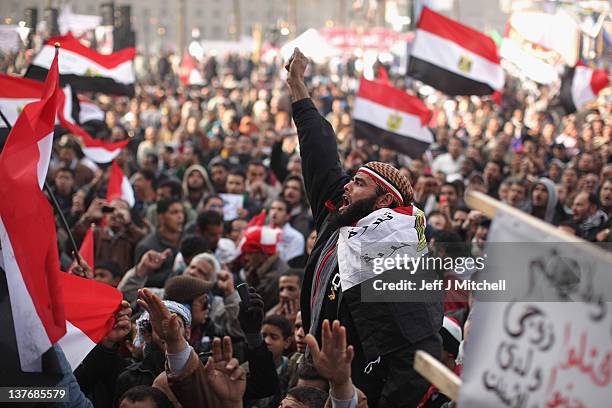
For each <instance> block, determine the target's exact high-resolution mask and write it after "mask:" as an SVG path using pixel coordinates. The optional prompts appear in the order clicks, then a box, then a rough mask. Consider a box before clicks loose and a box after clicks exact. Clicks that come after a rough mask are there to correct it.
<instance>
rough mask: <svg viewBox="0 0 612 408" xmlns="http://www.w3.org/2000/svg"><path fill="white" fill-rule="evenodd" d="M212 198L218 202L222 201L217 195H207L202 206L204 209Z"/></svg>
mask: <svg viewBox="0 0 612 408" xmlns="http://www.w3.org/2000/svg"><path fill="white" fill-rule="evenodd" d="M213 198H218V199H219V200H221V201H223V199H222V198H221V196H219V195H217V194H213V195H209V196H208V197H206V198H205V199H204V206H205V207H206V205H208V203H209V202H210V200H212V199H213Z"/></svg>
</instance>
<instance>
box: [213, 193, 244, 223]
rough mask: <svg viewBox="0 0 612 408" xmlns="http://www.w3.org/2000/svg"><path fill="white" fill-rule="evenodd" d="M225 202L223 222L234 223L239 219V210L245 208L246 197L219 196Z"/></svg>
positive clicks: (239, 195)
mask: <svg viewBox="0 0 612 408" xmlns="http://www.w3.org/2000/svg"><path fill="white" fill-rule="evenodd" d="M219 197H221V199H222V200H223V220H224V221H232V220H235V219H236V218H238V209H240V208H243V206H244V195H242V194H228V193H223V194H219Z"/></svg>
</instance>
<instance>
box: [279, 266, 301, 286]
mask: <svg viewBox="0 0 612 408" xmlns="http://www.w3.org/2000/svg"><path fill="white" fill-rule="evenodd" d="M280 276H281V277H283V276H297V277H298V283H299V284H300V285H301V284H302V279H303V278H304V269H303V268H289V269H287V270H286V271H283V273H281V275H280Z"/></svg>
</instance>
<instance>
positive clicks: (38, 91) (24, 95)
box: [0, 74, 129, 163]
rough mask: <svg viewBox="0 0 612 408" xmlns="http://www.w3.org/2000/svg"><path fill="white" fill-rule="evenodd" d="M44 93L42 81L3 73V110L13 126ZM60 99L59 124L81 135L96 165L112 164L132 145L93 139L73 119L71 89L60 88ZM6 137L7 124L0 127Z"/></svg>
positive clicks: (0, 102)
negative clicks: (22, 111)
mask: <svg viewBox="0 0 612 408" xmlns="http://www.w3.org/2000/svg"><path fill="white" fill-rule="evenodd" d="M42 92H43V83H42V82H38V81H34V80H32V79H28V78H19V77H14V76H9V75H3V74H0V110H1V111H2V113H3V114H4V116H5V117H6V119H7V120H8V122H9V123H10V124H11V126H12V125H14V124H15V121H16V120H17V117H18V116H19V113H20V112H21V110H22V109H23V107H24V106H25V105H26V104H28V103H30V102H34V101H37V100H40V97H41V95H42ZM58 98H59V107H60V109H59V110H58V113H57V118H56V121H55V123H56V125H59V126H61V127H62V128H64V129H66V130H68V131H69V132H70V133H72V134H74V135H75V136H78V137H79V138H80V139H81V142H82V150H83V153H84V154H85V156H87V157H88V158H89V159H91V160H92V161H94V162H95V163H109V162H111V161H112V160H113V159H115V157H117V156H118V155H119V153H120V152H121V149H122V148H124V147H125V146H126V145H127V144H128V143H129V140H124V141H121V142H115V143H107V142H103V141H101V140H99V139H94V138H93V137H92V136H91V135H90V134H89V133H87V131H85V129H83V128H82V127H81V126H79V125H78V124H77V123H76V121H75V120H74V118H73V115H74V104H73V103H72V100H73V99H72V90H71V87H70V86H65V87H64V88H63V89H61V90H60V92H59V95H58ZM3 134H4V135H5V136H7V135H8V128H7V127H6V124H5V123H4V121H2V123H1V124H0V139H1V138H2V135H3ZM4 139H5V138H4ZM0 144H1V143H0ZM0 147H1V146H0Z"/></svg>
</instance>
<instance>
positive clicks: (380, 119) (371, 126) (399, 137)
mask: <svg viewBox="0 0 612 408" xmlns="http://www.w3.org/2000/svg"><path fill="white" fill-rule="evenodd" d="M430 117H431V111H430V110H429V109H428V108H427V106H425V104H424V103H423V102H422V101H421V100H420V99H419V98H418V97H416V96H414V95H410V94H407V93H406V92H404V91H402V90H401V89H397V88H394V87H392V86H390V85H387V84H385V83H381V82H374V81H368V80H366V79H362V80H361V83H360V84H359V91H358V92H357V97H356V98H355V108H354V109H353V121H354V123H355V137H357V138H359V139H366V140H368V141H369V142H370V143H373V144H377V145H379V146H382V147H388V148H390V149H393V150H397V151H398V152H400V153H403V154H407V155H408V156H410V157H414V158H419V157H420V156H421V155H422V154H423V153H424V152H425V150H427V148H428V147H429V145H430V144H431V142H432V141H433V136H432V134H431V131H430V130H429V128H428V127H427V123H428V122H429V119H430Z"/></svg>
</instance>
